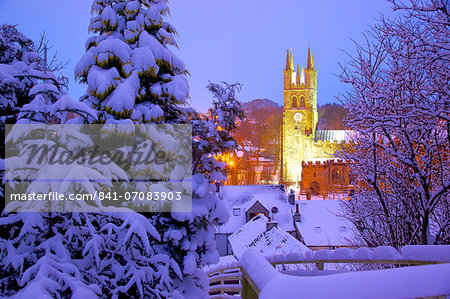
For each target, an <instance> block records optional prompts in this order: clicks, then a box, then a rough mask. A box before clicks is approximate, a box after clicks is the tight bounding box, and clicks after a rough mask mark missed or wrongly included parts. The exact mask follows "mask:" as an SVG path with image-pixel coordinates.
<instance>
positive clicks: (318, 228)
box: [295, 199, 356, 246]
mask: <svg viewBox="0 0 450 299" xmlns="http://www.w3.org/2000/svg"><path fill="white" fill-rule="evenodd" d="M296 203H297V204H299V212H300V215H301V221H300V222H296V223H295V224H296V225H297V228H298V230H299V232H300V234H301V235H302V237H303V240H304V241H305V244H306V246H345V245H348V243H349V240H351V239H352V237H353V234H354V233H355V232H356V230H355V228H354V226H353V224H352V223H351V222H350V221H348V220H347V219H345V218H344V217H342V216H340V215H342V214H343V211H342V208H341V203H342V200H331V199H330V200H299V201H297V202H296Z"/></svg>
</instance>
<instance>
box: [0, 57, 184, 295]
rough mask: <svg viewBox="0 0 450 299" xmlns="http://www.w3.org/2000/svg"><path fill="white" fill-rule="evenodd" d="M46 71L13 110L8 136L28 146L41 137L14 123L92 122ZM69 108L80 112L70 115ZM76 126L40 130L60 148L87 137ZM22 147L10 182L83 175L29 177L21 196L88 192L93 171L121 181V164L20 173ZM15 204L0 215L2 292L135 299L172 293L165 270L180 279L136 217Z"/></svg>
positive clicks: (143, 222) (92, 114)
mask: <svg viewBox="0 0 450 299" xmlns="http://www.w3.org/2000/svg"><path fill="white" fill-rule="evenodd" d="M41 67H42V66H41ZM44 73H45V76H42V77H39V78H38V79H39V80H37V81H36V82H34V83H35V84H34V86H33V87H32V88H30V90H29V91H28V98H27V102H29V103H28V104H25V105H23V107H22V108H21V109H19V108H16V107H14V109H16V110H17V111H18V113H17V115H18V121H17V123H18V125H16V126H15V127H14V128H13V130H12V131H11V133H10V135H8V138H10V139H13V137H15V138H17V139H22V140H26V142H27V144H31V143H33V142H34V143H39V142H40V141H41V140H42V139H45V136H41V137H42V138H36V135H31V134H30V132H29V131H28V130H27V129H26V128H25V130H21V127H20V126H21V125H25V124H35V125H36V126H39V124H40V123H42V124H45V123H47V124H48V123H59V124H65V123H72V124H79V123H89V122H92V121H93V120H95V119H96V117H97V116H96V111H95V110H92V109H91V108H89V107H88V106H86V105H85V104H83V103H80V102H77V101H74V100H72V99H71V98H70V97H69V96H67V95H63V94H62V93H61V91H60V90H59V88H58V86H59V82H57V80H56V79H55V76H54V74H53V73H52V72H49V71H47V72H45V70H44ZM49 78H50V79H49ZM11 105H14V103H12V104H11ZM11 105H10V106H11ZM69 113H75V115H78V117H76V118H71V119H68V114H69ZM43 127H45V126H43ZM75 131H76V130H70V129H69V130H67V129H66V130H61V133H63V134H60V131H56V134H55V135H54V136H52V135H53V134H52V133H53V132H46V133H47V135H50V136H47V137H50V139H51V138H52V137H53V138H54V139H55V143H57V144H58V150H64V149H67V150H76V148H77V147H78V146H80V145H85V144H86V142H88V141H87V140H86V138H87V139H88V137H87V136H82V134H80V132H75ZM71 133H72V134H71ZM11 134H12V135H11ZM30 135H31V136H30ZM55 136H56V137H55ZM38 137H39V136H38ZM81 137H82V138H81ZM7 141H8V142H10V141H11V140H9V139H8V140H7ZM26 149H27V148H24V149H22V151H21V150H20V149H19V152H18V156H17V157H11V160H12V161H8V163H7V166H8V167H10V168H11V169H8V172H7V175H8V179H16V180H17V179H19V180H20V179H29V178H35V179H43V178H44V179H45V176H46V175H52V174H54V173H55V172H56V173H62V174H65V177H64V178H65V179H68V181H69V182H70V181H71V180H73V179H74V178H75V179H78V178H84V179H85V180H83V183H79V184H64V183H65V182H64V181H63V182H59V181H45V180H44V182H39V183H36V182H34V183H31V184H30V186H28V189H27V190H26V191H27V193H31V192H36V191H37V192H50V191H58V192H62V193H74V192H80V191H81V190H83V191H87V192H91V193H92V192H93V191H94V190H98V189H100V188H101V187H102V186H99V184H98V183H96V180H95V179H97V178H98V177H99V176H100V177H102V178H108V179H109V180H110V181H112V180H114V179H116V178H118V177H122V178H123V172H122V171H121V169H120V168H118V167H117V166H116V167H114V165H110V166H109V167H104V166H103V167H101V166H99V167H96V166H95V165H94V167H92V165H90V166H89V167H83V165H78V166H77V167H75V168H71V169H68V168H67V166H62V165H53V166H48V165H47V168H42V167H39V165H36V166H35V165H27V166H28V167H27V168H26V169H25V170H24V169H23V168H17V167H14V166H15V165H19V166H20V163H15V162H20V160H23V157H24V155H25V154H26ZM9 162H11V163H9ZM33 166H35V167H33ZM48 167H50V168H52V167H53V168H52V169H49V168H48ZM64 188H65V189H64ZM16 208H17V209H16V210H18V211H19V212H18V213H6V212H5V213H4V214H3V215H2V217H0V227H1V230H0V231H1V235H0V277H1V278H0V292H1V295H2V296H16V297H18V298H19V297H20V298H24V297H39V298H61V297H72V298H94V297H97V296H98V297H105V296H108V297H113V298H117V297H120V296H125V294H126V295H127V296H129V297H136V298H142V297H171V292H172V287H171V286H172V281H171V280H172V278H171V275H169V271H170V272H171V273H174V275H175V276H179V277H182V274H181V271H180V269H179V267H178V265H177V263H176V262H175V260H174V259H172V258H171V257H170V256H169V255H167V254H157V253H155V251H154V250H153V248H152V245H153V244H154V243H155V241H156V240H160V239H161V237H160V235H159V234H158V232H157V231H156V230H155V228H154V227H153V226H152V225H151V224H150V223H149V222H148V220H147V219H146V218H145V217H143V216H142V215H139V214H137V213H130V212H128V211H127V212H123V211H122V210H121V209H119V210H118V211H117V209H115V210H114V211H116V212H115V213H81V212H80V213H39V212H20V211H21V208H29V205H25V206H16Z"/></svg>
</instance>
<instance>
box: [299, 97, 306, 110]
mask: <svg viewBox="0 0 450 299" xmlns="http://www.w3.org/2000/svg"><path fill="white" fill-rule="evenodd" d="M305 107H306V105H305V98H304V97H301V98H300V108H305Z"/></svg>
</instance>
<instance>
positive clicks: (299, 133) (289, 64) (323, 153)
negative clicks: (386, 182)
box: [280, 48, 350, 193]
mask: <svg viewBox="0 0 450 299" xmlns="http://www.w3.org/2000/svg"><path fill="white" fill-rule="evenodd" d="M283 75H284V109H283V123H282V148H281V167H280V172H281V175H282V177H281V183H282V184H285V185H286V186H290V187H297V188H300V187H301V189H305V188H310V187H315V188H317V182H311V184H312V186H306V185H305V182H301V181H302V163H303V165H305V164H307V165H311V162H312V163H313V164H315V163H316V162H319V163H318V164H320V163H321V162H323V161H324V160H325V159H326V158H331V157H332V156H333V153H334V152H335V151H336V149H338V148H340V147H341V146H343V145H344V144H345V142H347V141H349V140H350V135H349V131H345V130H318V129H317V123H318V120H319V118H318V113H317V70H316V69H315V67H314V59H313V54H312V52H311V51H310V49H309V48H308V56H307V62H306V68H302V69H301V71H300V66H299V65H297V67H296V70H295V69H294V59H293V55H292V52H290V51H289V50H288V51H287V56H286V67H285V69H284V71H283ZM321 160H322V161H321ZM331 164H332V163H331ZM318 171H320V170H318ZM320 175H321V176H324V174H320ZM315 176H316V173H315V172H314V177H315ZM347 176H348V175H347ZM314 177H313V178H314ZM346 182H348V178H347V179H346ZM313 183H314V184H313ZM319 188H320V187H319ZM315 191H316V193H319V190H315Z"/></svg>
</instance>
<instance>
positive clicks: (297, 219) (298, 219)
mask: <svg viewBox="0 0 450 299" xmlns="http://www.w3.org/2000/svg"><path fill="white" fill-rule="evenodd" d="M294 221H295V222H301V221H302V215H301V214H300V212H299V210H298V204H296V205H295V213H294Z"/></svg>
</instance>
